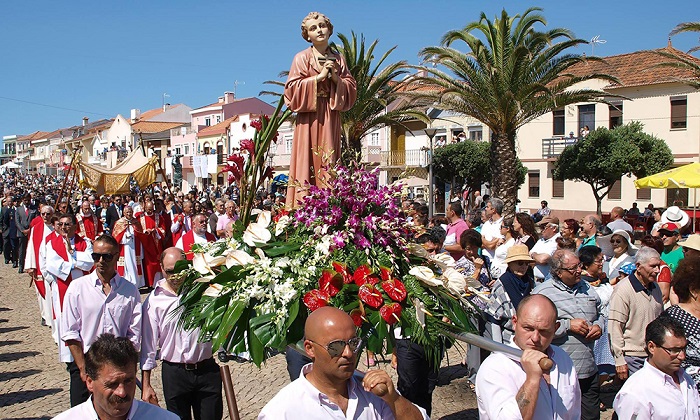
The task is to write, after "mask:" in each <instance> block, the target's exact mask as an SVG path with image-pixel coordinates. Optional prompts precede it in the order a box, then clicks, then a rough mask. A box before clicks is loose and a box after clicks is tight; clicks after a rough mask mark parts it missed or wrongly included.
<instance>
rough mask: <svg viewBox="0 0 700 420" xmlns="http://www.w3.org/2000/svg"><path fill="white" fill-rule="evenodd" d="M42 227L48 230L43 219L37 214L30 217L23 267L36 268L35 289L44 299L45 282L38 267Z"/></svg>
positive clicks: (43, 238) (42, 237) (43, 236)
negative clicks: (32, 217)
mask: <svg viewBox="0 0 700 420" xmlns="http://www.w3.org/2000/svg"><path fill="white" fill-rule="evenodd" d="M44 229H46V230H48V228H47V227H46V224H45V223H44V219H42V218H41V217H39V216H37V217H35V218H34V219H32V222H31V223H30V225H29V244H28V245H27V255H26V260H25V263H24V268H25V269H27V268H33V269H35V270H36V280H35V281H34V285H35V286H36V290H37V291H38V292H39V295H40V296H41V297H42V299H46V284H44V280H43V278H42V276H41V269H40V267H39V248H40V247H41V245H42V242H44V241H45V240H46V236H45V235H44ZM49 299H51V296H49Z"/></svg>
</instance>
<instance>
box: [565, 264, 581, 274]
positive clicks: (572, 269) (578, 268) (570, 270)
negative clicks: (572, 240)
mask: <svg viewBox="0 0 700 420" xmlns="http://www.w3.org/2000/svg"><path fill="white" fill-rule="evenodd" d="M561 269H562V270H564V271H568V272H569V273H572V274H573V273H575V272H577V271H581V270H582V269H583V265H582V264H581V263H579V264H576V265H575V266H573V267H569V268H566V267H562V268H561Z"/></svg>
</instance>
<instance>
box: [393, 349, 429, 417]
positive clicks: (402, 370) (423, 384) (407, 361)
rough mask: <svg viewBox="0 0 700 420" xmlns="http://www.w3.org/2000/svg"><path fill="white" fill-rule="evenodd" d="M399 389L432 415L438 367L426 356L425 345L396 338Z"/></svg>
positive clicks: (407, 397)
mask: <svg viewBox="0 0 700 420" xmlns="http://www.w3.org/2000/svg"><path fill="white" fill-rule="evenodd" d="M396 359H397V365H396V373H397V374H398V375H399V380H398V384H397V387H396V388H397V389H398V390H399V392H400V393H401V395H403V396H404V397H405V398H406V399H408V400H409V401H411V402H412V403H414V404H416V405H418V406H420V407H422V408H423V409H424V410H425V411H426V412H427V413H428V416H430V412H431V411H432V409H433V390H434V389H435V385H437V380H438V367H439V366H435V365H434V364H433V363H432V362H430V361H428V359H426V358H425V350H424V349H423V346H421V345H419V344H416V343H414V342H412V341H411V340H404V339H400V340H396Z"/></svg>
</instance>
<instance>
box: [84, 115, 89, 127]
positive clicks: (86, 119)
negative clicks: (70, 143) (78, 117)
mask: <svg viewBox="0 0 700 420" xmlns="http://www.w3.org/2000/svg"><path fill="white" fill-rule="evenodd" d="M88 120H89V118H88V117H83V127H85V126H86V125H87V123H88Z"/></svg>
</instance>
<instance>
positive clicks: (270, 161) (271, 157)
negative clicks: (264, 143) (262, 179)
mask: <svg viewBox="0 0 700 420" xmlns="http://www.w3.org/2000/svg"><path fill="white" fill-rule="evenodd" d="M274 159H275V152H273V151H270V152H269V153H268V154H267V164H268V165H267V166H269V167H270V168H272V170H273V171H274V170H275V167H274V166H273V163H274ZM267 182H268V183H269V185H268V188H269V190H270V192H272V180H271V179H268V180H267Z"/></svg>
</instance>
